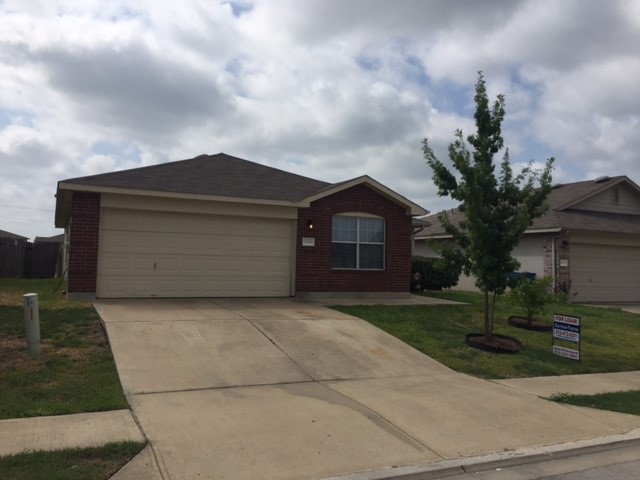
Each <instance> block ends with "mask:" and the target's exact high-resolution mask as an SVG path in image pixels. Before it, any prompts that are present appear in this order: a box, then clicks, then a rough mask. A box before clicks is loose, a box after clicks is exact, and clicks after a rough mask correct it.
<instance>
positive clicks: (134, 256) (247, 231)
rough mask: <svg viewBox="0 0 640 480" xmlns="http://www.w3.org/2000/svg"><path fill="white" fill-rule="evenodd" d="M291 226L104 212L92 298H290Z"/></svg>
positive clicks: (261, 221) (259, 220) (234, 219)
mask: <svg viewBox="0 0 640 480" xmlns="http://www.w3.org/2000/svg"><path fill="white" fill-rule="evenodd" d="M293 234H294V223H293V221H292V220H286V219H272V218H269V219H267V218H253V217H240V216H224V215H202V214H186V213H168V212H154V211H141V210H123V209H115V208H104V209H103V211H102V215H101V219H100V245H99V254H98V279H97V292H96V293H97V296H98V297H100V298H119V297H122V298H126V297H253V296H260V297H265V296H267V297H277V296H289V295H290V294H291V267H292V263H291V262H292V260H291V251H292V248H293V245H294V243H293Z"/></svg>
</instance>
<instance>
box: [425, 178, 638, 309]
mask: <svg viewBox="0 0 640 480" xmlns="http://www.w3.org/2000/svg"><path fill="white" fill-rule="evenodd" d="M548 204H549V210H548V211H547V213H546V214H545V215H544V216H543V217H541V218H538V219H536V220H535V221H534V223H533V225H532V226H531V227H530V228H529V229H528V230H527V231H526V232H525V234H524V235H523V237H522V239H521V241H520V244H519V245H518V246H517V247H516V249H515V250H514V252H513V256H514V257H515V258H517V259H518V260H519V261H520V263H521V267H520V271H523V272H524V271H526V272H533V273H536V275H538V276H545V275H546V276H551V277H553V278H554V283H555V285H558V286H560V287H561V288H565V289H568V290H569V295H570V296H571V297H572V299H573V301H577V302H607V303H608V302H620V303H627V302H628V303H631V302H640V187H638V185H636V184H635V183H634V182H633V181H631V180H630V179H629V178H627V177H626V176H617V177H600V178H597V179H595V180H592V181H583V182H576V183H568V184H565V185H556V186H554V188H553V190H552V192H551V194H550V196H549V198H548ZM449 213H450V218H451V219H452V221H453V222H459V221H460V219H461V218H462V214H461V213H460V212H459V211H458V210H457V209H454V210H453V211H452V212H449ZM426 220H427V221H430V223H431V226H428V227H426V228H424V229H423V230H422V231H421V232H420V233H418V234H417V235H416V237H415V241H414V254H415V255H422V256H436V255H437V254H436V253H435V252H434V251H433V249H431V248H430V247H429V245H428V241H429V240H430V239H433V240H434V241H447V239H450V238H451V237H450V236H449V235H447V233H446V232H445V231H444V229H443V228H442V226H441V224H440V222H439V220H438V218H437V216H435V215H434V216H430V217H426ZM455 288H456V289H459V290H474V289H475V285H474V280H473V279H472V278H468V277H464V276H463V277H461V279H460V282H459V284H458V286H457V287H455Z"/></svg>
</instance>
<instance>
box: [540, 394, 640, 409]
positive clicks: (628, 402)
mask: <svg viewBox="0 0 640 480" xmlns="http://www.w3.org/2000/svg"><path fill="white" fill-rule="evenodd" d="M549 399H550V400H553V401H554V402H559V403H568V404H571V405H576V406H578V407H589V408H597V409H599V410H611V411H613V412H621V413H630V414H631V415H640V391H638V390H628V391H623V392H607V393H597V394H595V395H574V394H570V393H556V394H555V395H552V396H551V397H549Z"/></svg>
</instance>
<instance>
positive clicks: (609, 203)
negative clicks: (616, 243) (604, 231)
mask: <svg viewBox="0 0 640 480" xmlns="http://www.w3.org/2000/svg"><path fill="white" fill-rule="evenodd" d="M601 183H602V187H601V188H594V189H593V190H592V191H591V192H589V193H588V194H587V195H585V196H583V197H581V198H578V199H576V200H574V201H573V202H570V203H568V204H566V205H564V206H562V207H560V208H557V210H559V211H566V210H569V209H571V210H587V211H591V212H609V213H616V214H630V215H640V189H639V188H638V186H637V185H636V184H635V183H633V182H632V181H631V180H629V179H628V178H626V177H619V178H618V179H617V180H614V179H611V180H609V181H602V182H601Z"/></svg>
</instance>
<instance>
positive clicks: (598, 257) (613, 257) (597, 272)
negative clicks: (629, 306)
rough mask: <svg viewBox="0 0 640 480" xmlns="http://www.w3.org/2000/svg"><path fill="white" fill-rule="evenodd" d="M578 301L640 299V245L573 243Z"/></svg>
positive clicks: (574, 287)
mask: <svg viewBox="0 0 640 480" xmlns="http://www.w3.org/2000/svg"><path fill="white" fill-rule="evenodd" d="M570 270H571V281H572V285H571V290H572V291H573V292H577V295H576V296H575V297H574V300H575V301H576V302H640V248H639V247H631V246H617V245H595V244H587V243H572V244H571V265H570Z"/></svg>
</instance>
